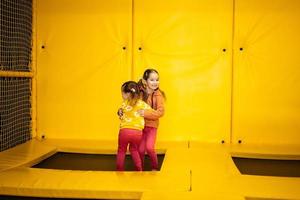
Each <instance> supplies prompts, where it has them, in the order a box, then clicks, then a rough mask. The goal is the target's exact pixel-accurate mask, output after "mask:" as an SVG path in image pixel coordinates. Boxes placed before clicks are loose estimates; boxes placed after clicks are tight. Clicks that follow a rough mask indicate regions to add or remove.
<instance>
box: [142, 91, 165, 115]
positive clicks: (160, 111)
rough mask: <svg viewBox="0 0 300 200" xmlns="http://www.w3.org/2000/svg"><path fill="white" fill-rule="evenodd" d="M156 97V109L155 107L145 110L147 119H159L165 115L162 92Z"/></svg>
mask: <svg viewBox="0 0 300 200" xmlns="http://www.w3.org/2000/svg"><path fill="white" fill-rule="evenodd" d="M155 97H156V104H157V108H156V110H154V109H149V110H145V111H144V118H146V119H150V120H157V119H159V118H160V117H162V116H163V115H164V112H165V108H164V97H163V96H162V95H161V94H160V95H156V96H155Z"/></svg>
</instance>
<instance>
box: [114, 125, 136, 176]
mask: <svg viewBox="0 0 300 200" xmlns="http://www.w3.org/2000/svg"><path fill="white" fill-rule="evenodd" d="M141 139H142V131H140V130H135V129H126V128H124V129H121V130H120V131H119V146H118V154H117V171H124V161H125V156H126V151H127V146H128V144H129V151H130V153H131V157H132V160H133V162H134V166H135V169H136V170H137V171H142V161H141V158H140V155H139V152H138V147H139V144H140V142H141Z"/></svg>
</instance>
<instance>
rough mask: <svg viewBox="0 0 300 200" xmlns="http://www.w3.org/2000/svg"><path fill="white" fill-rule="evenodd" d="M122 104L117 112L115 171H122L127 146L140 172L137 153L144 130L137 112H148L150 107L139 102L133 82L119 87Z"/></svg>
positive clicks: (138, 93) (140, 164)
mask: <svg viewBox="0 0 300 200" xmlns="http://www.w3.org/2000/svg"><path fill="white" fill-rule="evenodd" d="M121 92H122V98H123V103H122V105H121V108H120V109H119V111H118V115H119V118H120V120H121V122H120V131H119V139H118V140H119V141H118V154H117V170H118V171H124V160H125V155H126V151H127V146H128V145H129V151H130V153H131V156H132V160H133V162H134V165H135V168H136V170H137V171H142V161H141V158H140V155H139V152H138V148H139V145H140V141H141V139H142V130H143V129H144V125H145V121H144V118H143V117H142V116H141V115H140V114H139V112H138V111H139V110H148V109H151V107H150V106H149V105H148V104H147V103H145V102H144V101H142V100H141V96H140V90H139V86H138V84H137V83H136V82H134V81H127V82H125V83H124V84H123V85H122V87H121Z"/></svg>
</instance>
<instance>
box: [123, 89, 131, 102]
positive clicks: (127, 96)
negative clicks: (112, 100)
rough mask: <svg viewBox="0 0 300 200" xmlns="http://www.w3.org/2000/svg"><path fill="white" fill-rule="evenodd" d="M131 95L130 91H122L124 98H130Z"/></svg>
mask: <svg viewBox="0 0 300 200" xmlns="http://www.w3.org/2000/svg"><path fill="white" fill-rule="evenodd" d="M129 96H130V93H126V92H123V91H122V98H123V99H124V100H127V99H129Z"/></svg>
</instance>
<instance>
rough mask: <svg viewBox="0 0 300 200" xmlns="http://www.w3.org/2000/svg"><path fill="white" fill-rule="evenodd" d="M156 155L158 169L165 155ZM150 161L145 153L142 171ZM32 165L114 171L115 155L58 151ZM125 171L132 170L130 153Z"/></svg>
mask: <svg viewBox="0 0 300 200" xmlns="http://www.w3.org/2000/svg"><path fill="white" fill-rule="evenodd" d="M157 157H158V167H159V170H160V168H161V166H162V163H163V160H164V157H165V155H164V154H159V155H157ZM150 163H151V162H150V158H149V156H147V155H146V156H145V163H144V171H151V164H150ZM32 167H33V168H45V169H65V170H90V171H116V155H114V154H84V153H65V152H58V153H56V154H54V155H52V156H51V157H49V158H47V159H45V160H43V161H42V162H40V163H38V164H36V165H34V166H32ZM125 171H134V164H133V161H132V159H131V156H130V155H126V158H125Z"/></svg>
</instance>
